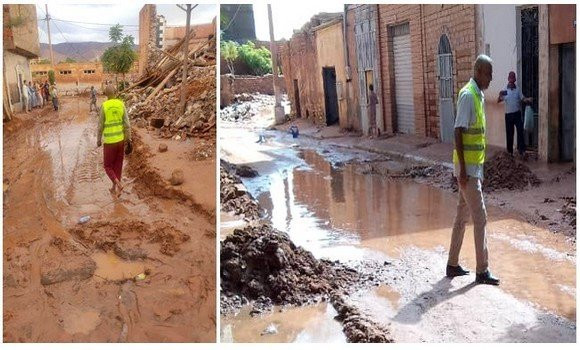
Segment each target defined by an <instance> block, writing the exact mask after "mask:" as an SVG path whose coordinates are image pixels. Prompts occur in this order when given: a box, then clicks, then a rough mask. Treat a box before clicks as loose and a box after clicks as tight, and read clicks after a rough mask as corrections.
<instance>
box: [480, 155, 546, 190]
mask: <svg viewBox="0 0 580 350" xmlns="http://www.w3.org/2000/svg"><path fill="white" fill-rule="evenodd" d="M483 172H484V180H483V190H484V191H485V192H493V191H497V190H504V189H507V190H521V189H524V188H527V187H528V186H538V185H539V184H540V183H541V181H540V180H539V179H538V177H537V176H536V175H534V173H532V172H531V171H530V169H529V168H528V167H527V166H526V165H524V164H522V163H520V162H517V161H516V159H515V158H514V157H513V156H511V155H509V154H508V153H505V152H498V153H496V154H495V155H493V156H492V157H491V158H490V159H488V160H487V161H486V162H485V164H484V167H483Z"/></svg>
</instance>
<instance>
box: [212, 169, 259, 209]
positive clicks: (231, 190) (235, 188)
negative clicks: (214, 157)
mask: <svg viewBox="0 0 580 350" xmlns="http://www.w3.org/2000/svg"><path fill="white" fill-rule="evenodd" d="M236 169H237V167H236V166H235V165H233V164H231V163H228V162H226V161H224V160H221V161H220V201H221V206H222V210H224V211H226V212H232V213H234V214H235V215H241V216H243V217H244V218H245V219H247V220H257V219H259V218H260V217H261V212H262V210H261V209H260V206H259V205H258V202H257V201H256V200H255V199H254V198H252V196H251V195H250V193H249V192H248V191H247V190H246V188H245V187H244V185H243V184H242V181H241V180H240V178H239V176H238V175H235V173H236Z"/></svg>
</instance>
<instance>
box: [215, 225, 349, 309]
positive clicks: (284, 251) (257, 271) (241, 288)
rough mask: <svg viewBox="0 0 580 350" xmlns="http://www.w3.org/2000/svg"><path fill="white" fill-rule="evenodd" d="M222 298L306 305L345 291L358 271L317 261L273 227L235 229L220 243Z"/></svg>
mask: <svg viewBox="0 0 580 350" xmlns="http://www.w3.org/2000/svg"><path fill="white" fill-rule="evenodd" d="M220 269H221V271H220V276H221V288H222V293H226V295H227V294H229V295H242V296H243V297H245V298H247V299H250V300H257V299H258V298H260V297H262V298H264V297H266V298H269V299H270V300H271V301H272V302H273V303H275V304H279V305H285V304H291V305H303V304H307V303H310V302H315V301H318V300H323V299H326V298H327V297H328V296H329V295H330V293H331V292H334V291H339V290H346V289H348V288H349V287H351V286H354V285H355V284H356V283H357V282H358V281H359V279H360V276H359V274H358V272H356V271H355V270H353V269H350V268H347V267H345V266H344V265H342V264H340V263H338V262H330V261H327V260H317V259H316V258H315V257H314V256H313V255H312V254H311V253H310V252H308V251H306V250H304V249H303V248H301V247H297V246H296V245H294V243H292V241H291V240H290V237H289V236H288V235H287V234H286V233H284V232H280V231H277V230H275V229H273V228H272V227H271V226H269V225H261V226H248V227H246V228H244V229H237V230H235V231H234V233H233V234H232V235H230V236H228V237H227V238H226V239H225V240H224V241H222V242H221V253H220Z"/></svg>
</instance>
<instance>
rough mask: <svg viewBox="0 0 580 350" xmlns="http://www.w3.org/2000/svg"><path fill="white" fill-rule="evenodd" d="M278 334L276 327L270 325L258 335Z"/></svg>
mask: <svg viewBox="0 0 580 350" xmlns="http://www.w3.org/2000/svg"><path fill="white" fill-rule="evenodd" d="M269 334H278V327H276V325H275V324H273V323H270V324H269V325H268V327H266V329H264V330H263V331H262V333H261V334H260V335H262V336H264V335H269Z"/></svg>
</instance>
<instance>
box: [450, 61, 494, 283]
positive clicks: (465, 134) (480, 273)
mask: <svg viewBox="0 0 580 350" xmlns="http://www.w3.org/2000/svg"><path fill="white" fill-rule="evenodd" d="M492 71H493V69H492V61H491V58H489V57H488V56H486V55H479V56H478V57H477V59H476V60H475V63H474V65H473V78H471V79H470V80H469V82H468V83H467V84H465V86H464V87H463V88H462V89H461V90H460V91H459V96H458V99H457V118H456V119H455V149H454V150H453V164H454V169H455V171H454V175H455V177H456V178H457V182H458V184H459V199H458V203H457V214H456V216H455V222H454V223H453V231H452V235H451V246H450V248H449V259H448V261H447V270H446V275H447V277H450V278H452V277H456V276H463V275H467V274H469V271H467V270H465V269H463V268H462V267H461V266H460V265H459V252H460V251H461V244H462V243H463V236H464V234H465V225H466V222H467V218H468V215H469V214H471V218H472V219H473V231H474V232H473V233H474V236H475V256H476V261H477V265H476V277H475V282H476V283H484V284H493V285H499V279H498V278H496V277H494V276H493V275H492V274H491V272H490V270H489V267H488V255H487V239H486V237H485V236H486V222H487V211H486V209H485V202H484V200H483V192H482V189H481V186H482V181H483V163H484V161H485V147H486V146H485V144H486V138H485V125H486V120H485V99H484V95H483V90H485V89H487V88H488V87H489V83H490V82H491V79H492Z"/></svg>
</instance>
